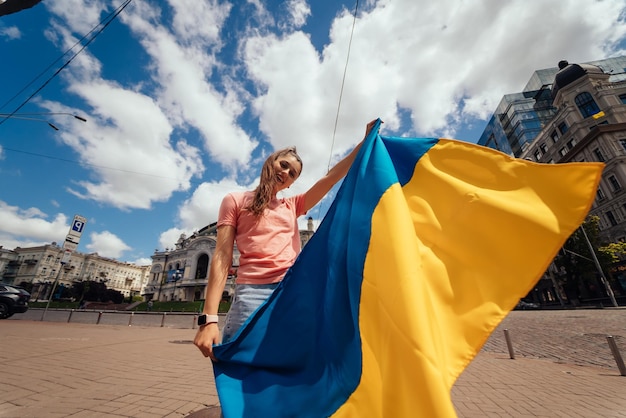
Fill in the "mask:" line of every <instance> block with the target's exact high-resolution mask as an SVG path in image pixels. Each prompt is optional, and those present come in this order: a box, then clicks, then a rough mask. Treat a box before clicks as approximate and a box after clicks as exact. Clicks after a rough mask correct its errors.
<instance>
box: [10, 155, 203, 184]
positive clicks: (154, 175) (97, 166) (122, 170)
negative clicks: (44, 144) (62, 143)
mask: <svg viewBox="0 0 626 418" xmlns="http://www.w3.org/2000/svg"><path fill="white" fill-rule="evenodd" d="M1 149H2V150H4V151H11V152H17V153H20V154H26V155H32V156H35V157H42V158H48V159H50V160H56V161H63V162H66V163H71V164H77V165H81V166H84V165H87V166H90V167H96V168H103V169H106V170H115V171H121V172H123V173H129V174H139V175H142V176H148V177H156V178H160V179H168V180H177V181H178V179H177V178H175V177H168V176H161V175H158V174H150V173H142V172H140V171H132V170H124V169H122V168H115V167H109V166H106V165H99V164H91V163H86V162H84V161H76V160H70V159H68V158H61V157H54V156H51V155H45V154H39V153H36V152H31V151H24V150H19V149H15V148H7V147H4V146H3V147H2V148H1ZM189 182H190V183H193V184H202V182H199V181H193V180H191V179H189Z"/></svg>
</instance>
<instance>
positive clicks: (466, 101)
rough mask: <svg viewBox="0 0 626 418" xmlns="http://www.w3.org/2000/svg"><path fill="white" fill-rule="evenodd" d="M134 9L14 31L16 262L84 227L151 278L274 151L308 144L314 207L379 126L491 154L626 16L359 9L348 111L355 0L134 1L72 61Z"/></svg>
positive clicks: (10, 143) (46, 7)
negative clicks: (522, 114) (23, 250)
mask: <svg viewBox="0 0 626 418" xmlns="http://www.w3.org/2000/svg"><path fill="white" fill-rule="evenodd" d="M124 3H125V1H123V0H117V1H106V0H101V1H83V0H71V1H70V0H43V1H42V2H41V3H40V4H38V5H37V6H35V7H33V8H31V9H27V10H24V11H22V12H19V13H15V14H11V15H6V16H2V17H0V51H1V54H2V65H0V79H2V80H3V81H4V84H3V88H2V89H0V106H1V107H0V113H4V114H10V113H13V112H16V113H15V116H14V117H12V118H9V119H6V120H4V119H3V118H2V117H0V177H1V179H2V182H1V184H2V186H1V188H0V245H2V246H4V248H10V249H12V248H15V247H17V246H21V247H26V246H32V245H39V244H43V243H50V242H53V241H56V242H62V241H63V239H64V237H65V235H66V234H67V231H68V228H69V223H70V221H71V220H72V218H73V216H74V214H80V215H82V216H84V217H86V218H87V220H88V223H87V225H86V227H85V231H84V233H83V236H82V238H81V242H80V246H79V247H78V251H81V252H85V253H92V252H97V253H98V254H100V255H101V256H106V257H111V258H115V259H118V260H120V261H129V262H137V263H139V264H150V255H151V254H152V253H153V252H154V250H155V249H159V250H163V249H165V248H171V247H172V246H173V245H174V243H175V242H176V240H177V239H178V237H179V236H180V234H181V233H185V234H187V235H189V234H191V233H192V232H193V231H194V230H198V229H200V228H202V227H204V226H205V225H207V224H209V223H212V222H214V221H215V220H216V218H217V210H218V207H219V203H220V201H221V199H222V197H223V196H224V194H226V193H227V192H229V191H233V190H245V189H251V188H253V187H254V186H255V182H256V179H257V175H258V171H259V168H260V165H261V163H262V162H263V160H264V159H265V157H266V156H267V155H268V153H270V152H271V151H272V150H274V149H277V148H282V147H285V146H289V145H296V146H297V148H298V151H299V152H300V154H301V155H302V158H303V161H304V172H303V174H302V176H301V177H300V179H299V180H298V181H297V182H296V184H295V185H294V186H293V187H292V188H291V189H290V190H289V193H300V192H304V191H306V189H307V188H308V187H310V186H311V185H312V184H313V182H314V181H315V180H316V179H317V178H319V177H320V176H322V175H323V174H324V173H325V171H326V170H327V168H328V165H329V161H336V160H337V159H338V158H340V157H341V156H342V155H344V154H345V153H346V152H347V151H348V150H350V149H351V148H352V147H353V146H354V145H355V144H356V143H357V142H358V141H359V140H360V139H361V138H362V136H363V133H364V129H365V124H366V123H367V122H368V121H369V120H371V119H374V118H376V117H380V118H381V119H383V121H384V122H385V124H384V125H383V133H385V134H388V135H402V136H409V135H410V136H437V137H444V136H445V137H454V138H458V139H462V140H467V141H470V142H476V141H477V140H478V137H479V136H480V133H481V132H482V130H483V128H484V126H485V124H486V120H487V118H488V117H489V116H490V115H491V112H492V111H493V110H494V109H495V107H496V105H497V104H498V102H499V100H500V98H501V97H502V96H503V95H504V94H508V93H514V92H518V91H520V90H521V89H522V88H523V87H524V85H525V84H526V82H527V81H528V79H529V78H530V76H531V75H532V73H533V71H535V70H536V69H541V68H549V67H555V66H556V63H557V62H558V61H559V60H561V59H567V60H569V61H570V62H585V61H591V60H597V59H603V58H606V57H609V56H616V55H624V53H625V49H624V47H625V40H626V22H625V20H624V17H625V7H626V3H625V1H624V0H619V1H618V0H606V1H601V2H597V1H596V2H584V4H585V7H584V8H583V7H580V5H581V2H580V1H579V0H564V1H562V0H561V1H557V0H546V1H542V2H534V1H531V2H529V1H526V0H510V1H507V2H501V1H499V0H484V1H479V0H477V1H472V2H469V1H461V0H443V1H439V2H427V1H423V0H393V1H391V0H387V1H361V2H359V12H358V16H357V19H356V22H355V26H354V34H353V39H352V45H351V49H350V55H349V61H348V65H347V71H346V75H345V84H344V86H343V95H342V98H341V108H340V111H339V113H338V111H337V110H338V103H339V97H340V91H341V87H342V78H343V74H344V69H345V68H346V59H347V56H348V46H349V42H350V35H351V31H352V27H353V23H354V19H353V16H352V13H353V11H354V8H355V5H356V3H355V2H344V1H338V2H331V1H310V2H306V1H302V0H291V1H280V2H278V1H272V2H264V1H261V0H250V1H235V2H224V1H220V2H218V1H212V0H208V1H201V0H171V1H160V0H152V1H138V0H134V1H131V2H130V3H129V4H128V5H127V7H125V8H124V9H123V11H122V12H121V13H120V14H119V15H118V17H117V18H116V19H114V20H112V21H111V23H110V24H109V25H108V26H107V27H106V28H104V30H103V31H102V32H101V33H100V34H99V35H98V36H97V37H95V39H93V41H92V42H90V43H89V45H87V46H86V47H85V48H84V49H83V51H82V52H81V53H79V54H78V55H76V56H75V57H74V58H73V59H71V58H72V56H74V55H75V54H76V53H77V52H78V51H79V49H80V48H82V47H83V46H84V44H85V42H84V41H82V42H80V40H81V38H83V37H84V36H85V35H87V34H89V33H90V32H91V31H92V30H94V28H101V26H98V25H99V24H100V22H103V21H108V20H109V18H108V17H109V16H111V14H112V13H113V12H114V11H115V10H116V9H118V8H119V7H120V6H122V5H123V4H124ZM87 39H88V38H87ZM66 51H69V53H67V54H65V55H64V53H65V52H66ZM70 59H71V62H69V64H67V65H65V66H64V64H66V63H67V62H68V61H69V60H70ZM62 66H64V68H63V69H62V70H60V71H59V72H58V74H57V75H56V76H54V77H53V75H54V73H55V72H57V71H58V70H59V69H60V68H61V67H62ZM31 96H32V97H31ZM28 113H36V115H27V114H28ZM53 113H56V114H53ZM65 113H69V114H76V115H80V116H82V117H84V118H86V119H87V122H81V121H79V120H77V119H74V118H73V117H71V116H69V115H67V114H65ZM337 114H338V117H337ZM27 117H30V118H34V119H37V120H27V119H24V118H27ZM336 118H337V128H336V130H335V119H336ZM46 122H51V123H53V124H54V125H55V126H57V127H58V128H59V130H58V131H55V130H53V129H51V128H50V127H49V126H48V124H47V123H46ZM331 197H332V196H331ZM329 199H330V197H329ZM329 199H326V200H324V201H322V203H320V205H319V207H318V208H314V209H313V210H312V211H311V212H310V213H309V214H310V215H311V216H313V217H314V218H315V220H316V223H317V221H318V220H319V218H320V217H321V216H322V215H323V213H324V212H325V210H326V209H327V208H328V206H329V204H330V203H329ZM305 223H306V221H305V219H302V226H304V225H305Z"/></svg>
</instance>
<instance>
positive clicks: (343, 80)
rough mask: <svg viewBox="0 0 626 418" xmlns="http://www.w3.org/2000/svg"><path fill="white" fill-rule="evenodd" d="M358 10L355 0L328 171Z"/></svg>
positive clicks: (357, 1) (329, 159)
mask: <svg viewBox="0 0 626 418" xmlns="http://www.w3.org/2000/svg"><path fill="white" fill-rule="evenodd" d="M358 10H359V0H356V5H355V6H354V18H353V20H352V31H351V32H350V41H349V42H348V53H347V54H346V65H345V66H344V68H343V78H342V79H341V89H340V91H339V102H338V103H337V114H336V115H335V127H334V129H333V140H332V143H331V145H330V155H329V156H328V171H330V162H331V160H332V157H333V148H334V147H335V136H336V134H337V124H338V122H339V111H340V110H341V99H342V97H343V87H344V85H345V84H346V74H347V73H348V62H349V61H350V50H351V49H352V37H353V35H354V27H355V26H356V15H357V12H358Z"/></svg>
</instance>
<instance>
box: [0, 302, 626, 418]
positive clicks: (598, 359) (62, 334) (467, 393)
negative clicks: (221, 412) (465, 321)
mask: <svg viewBox="0 0 626 418" xmlns="http://www.w3.org/2000/svg"><path fill="white" fill-rule="evenodd" d="M41 313H42V312H41V311H37V310H32V311H29V312H27V313H26V314H22V315H15V317H13V318H11V319H10V320H5V321H0V361H1V364H2V369H1V370H2V374H1V375H0V376H1V378H0V418H14V417H15V418H18V417H19V418H22V417H23V418H28V417H105V416H106V417H139V418H141V417H187V418H213V417H215V418H216V417H217V416H218V409H217V405H218V399H217V395H216V392H215V386H214V382H213V378H212V372H211V363H210V361H208V360H207V359H205V358H204V357H203V356H202V355H201V354H200V353H199V351H198V350H197V349H196V348H195V347H194V346H193V345H192V344H191V341H192V339H193V336H194V334H195V330H193V329H192V328H193V322H192V320H191V319H190V318H193V315H191V316H189V315H179V316H176V315H168V316H166V318H165V321H162V318H163V316H162V315H159V314H152V315H146V316H142V317H141V318H142V319H141V321H139V318H138V316H137V317H136V318H134V319H133V320H132V324H131V326H128V323H129V320H130V318H129V315H128V314H125V315H123V314H116V315H115V316H113V315H105V316H107V319H106V320H105V318H104V317H101V318H100V319H101V321H100V324H96V321H97V318H94V317H93V313H90V314H91V315H92V317H91V318H90V319H89V320H87V316H82V317H81V319H80V320H79V321H78V316H79V315H77V316H76V317H73V318H72V321H70V323H68V322H67V318H68V313H67V312H66V313H63V314H62V313H59V312H53V311H50V312H48V314H47V315H46V318H45V319H46V320H45V321H41V320H40V319H41ZM97 316H98V314H96V317H97ZM74 320H77V321H76V322H74ZM504 329H508V330H509V334H510V336H511V339H512V342H513V348H514V351H515V357H516V359H515V360H511V359H510V358H509V354H508V350H507V345H506V342H505V338H504V333H503V330H504ZM606 335H613V336H614V338H615V340H616V342H617V343H618V346H619V348H620V350H621V352H622V353H623V355H624V356H626V346H625V342H626V309H620V308H608V309H597V310H564V311H515V312H512V313H511V314H509V316H507V318H505V320H504V321H503V322H502V324H501V325H500V326H499V327H498V328H497V329H496V331H495V332H494V333H493V334H492V336H491V337H490V338H489V340H488V341H487V343H486V344H485V346H484V348H483V350H482V351H481V352H480V353H479V355H478V356H477V357H476V359H475V360H474V361H473V362H472V363H471V364H470V365H469V366H468V368H467V369H466V370H465V372H464V373H463V374H462V375H461V376H460V378H459V379H458V381H457V383H456V384H455V386H454V388H453V389H452V400H453V402H454V405H455V407H456V409H457V413H458V415H459V417H462V418H478V417H626V376H620V374H619V371H618V369H617V366H616V363H615V360H614V359H613V357H612V355H611V351H610V349H609V346H608V343H607V342H606ZM263 418H265V417H263Z"/></svg>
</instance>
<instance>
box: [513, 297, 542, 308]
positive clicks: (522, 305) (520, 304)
mask: <svg viewBox="0 0 626 418" xmlns="http://www.w3.org/2000/svg"><path fill="white" fill-rule="evenodd" d="M540 308H541V305H539V304H538V303H533V302H526V301H525V300H520V301H519V302H518V303H517V306H516V307H515V310H516V311H527V310H529V309H540Z"/></svg>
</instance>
